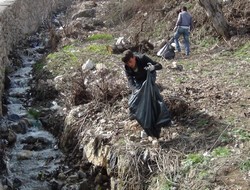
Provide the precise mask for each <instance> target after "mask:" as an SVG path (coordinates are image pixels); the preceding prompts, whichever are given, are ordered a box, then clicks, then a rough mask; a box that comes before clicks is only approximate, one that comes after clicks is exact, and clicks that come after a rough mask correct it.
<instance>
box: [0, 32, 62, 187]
mask: <svg viewBox="0 0 250 190" xmlns="http://www.w3.org/2000/svg"><path fill="white" fill-rule="evenodd" d="M46 40H47V37H46V36H44V34H42V33H36V34H34V35H32V36H29V37H28V40H27V42H25V44H27V45H20V47H17V48H16V49H15V50H14V52H15V53H16V54H17V55H16V56H17V57H18V59H13V60H14V62H17V61H19V63H18V67H16V68H17V69H13V70H14V71H13V72H11V73H10V74H9V76H8V89H6V92H5V94H6V96H5V107H6V111H7V114H6V116H4V117H3V118H0V124H1V125H0V134H1V136H0V137H3V136H4V135H3V134H5V133H6V134H7V135H6V138H5V139H7V140H4V138H0V140H1V142H0V145H1V146H0V148H1V147H3V145H4V144H5V145H6V146H5V147H7V148H6V151H5V153H4V155H3V154H2V158H1V160H2V161H3V160H4V164H5V165H4V166H2V167H1V168H0V169H1V170H2V171H1V172H0V190H2V189H7V190H12V189H18V190H36V189H37V190H43V189H44V190H45V189H46V190H48V189H52V187H51V183H50V182H51V181H50V182H48V179H49V180H53V176H54V175H55V173H57V174H58V172H59V170H60V165H61V162H62V160H63V158H64V155H63V153H62V152H61V151H60V150H59V149H58V147H57V140H56V139H55V138H54V136H53V135H52V134H50V133H49V132H47V131H46V130H44V129H43V127H42V124H41V122H40V121H39V120H36V119H34V118H32V117H31V116H30V114H29V109H30V106H31V103H32V97H29V96H30V92H29V90H30V86H29V85H30V82H31V80H32V79H33V76H32V66H33V65H34V64H35V63H36V62H37V61H39V60H40V59H41V58H42V57H43V55H44V54H45V53H46V44H45V43H47V41H46ZM12 64H13V68H14V67H15V66H14V65H17V63H12ZM10 129H11V130H10ZM10 131H11V132H10ZM0 156H1V155H0ZM2 165H3V163H2ZM3 168H5V171H3Z"/></svg>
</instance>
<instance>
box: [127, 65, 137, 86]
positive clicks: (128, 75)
mask: <svg viewBox="0 0 250 190" xmlns="http://www.w3.org/2000/svg"><path fill="white" fill-rule="evenodd" d="M125 74H126V77H127V79H128V87H129V88H130V89H131V90H134V89H135V88H136V85H135V81H134V79H133V76H132V75H131V73H130V72H129V71H128V69H127V68H125Z"/></svg>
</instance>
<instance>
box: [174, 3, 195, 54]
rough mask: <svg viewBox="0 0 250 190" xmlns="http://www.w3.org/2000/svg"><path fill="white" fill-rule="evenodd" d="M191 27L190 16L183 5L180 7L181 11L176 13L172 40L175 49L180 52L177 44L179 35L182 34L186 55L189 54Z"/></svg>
mask: <svg viewBox="0 0 250 190" xmlns="http://www.w3.org/2000/svg"><path fill="white" fill-rule="evenodd" d="M192 29H193V21H192V16H191V15H190V14H189V13H188V12H187V7H185V6H184V7H183V8H182V11H181V12H180V13H179V15H178V19H177V22H176V25H175V28H174V31H176V32H175V35H174V40H175V44H176V49H177V51H178V52H180V51H181V48H180V45H179V37H180V36H181V35H183V38H184V43H185V50H186V55H187V56H188V55H189V54H190V45H189V35H190V31H191V30H192Z"/></svg>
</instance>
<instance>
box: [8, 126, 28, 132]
mask: <svg viewBox="0 0 250 190" xmlns="http://www.w3.org/2000/svg"><path fill="white" fill-rule="evenodd" d="M9 127H10V128H11V129H12V130H13V131H15V133H21V134H25V133H26V132H27V128H26V126H24V125H19V123H12V124H11V125H10V126H9Z"/></svg>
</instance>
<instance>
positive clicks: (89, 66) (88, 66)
mask: <svg viewBox="0 0 250 190" xmlns="http://www.w3.org/2000/svg"><path fill="white" fill-rule="evenodd" d="M94 67H95V64H94V62H93V61H91V60H90V59H88V60H87V61H86V63H85V64H83V65H82V70H83V71H86V70H91V69H93V68H94Z"/></svg>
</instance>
